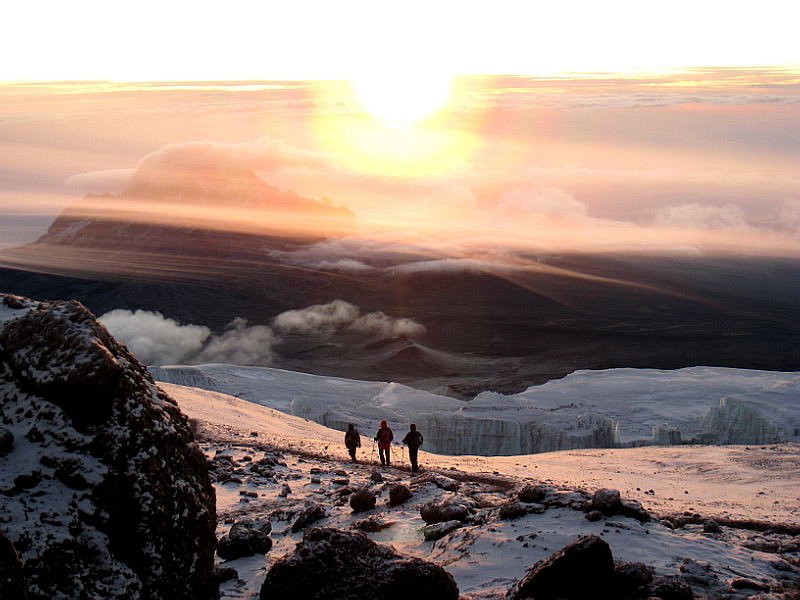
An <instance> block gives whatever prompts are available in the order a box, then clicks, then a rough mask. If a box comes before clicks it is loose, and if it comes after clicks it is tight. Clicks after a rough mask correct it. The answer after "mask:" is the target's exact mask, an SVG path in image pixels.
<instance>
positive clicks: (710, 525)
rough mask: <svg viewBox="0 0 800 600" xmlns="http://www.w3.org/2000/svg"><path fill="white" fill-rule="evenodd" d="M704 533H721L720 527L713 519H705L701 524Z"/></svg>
mask: <svg viewBox="0 0 800 600" xmlns="http://www.w3.org/2000/svg"><path fill="white" fill-rule="evenodd" d="M703 532H704V533H722V527H720V526H719V523H717V522H716V521H715V520H714V519H706V520H705V521H704V522H703Z"/></svg>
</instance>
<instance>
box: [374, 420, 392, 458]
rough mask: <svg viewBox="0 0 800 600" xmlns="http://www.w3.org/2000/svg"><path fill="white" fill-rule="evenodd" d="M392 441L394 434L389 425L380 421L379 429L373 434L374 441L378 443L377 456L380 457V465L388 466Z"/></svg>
mask: <svg viewBox="0 0 800 600" xmlns="http://www.w3.org/2000/svg"><path fill="white" fill-rule="evenodd" d="M393 439H394V434H393V433H392V430H391V429H389V424H388V423H387V422H386V421H381V428H380V429H378V433H377V434H375V441H376V442H378V455H379V456H380V457H381V464H382V465H387V466H388V465H389V462H390V461H389V458H390V456H389V455H390V453H391V448H392V440H393Z"/></svg>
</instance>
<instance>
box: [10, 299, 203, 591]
mask: <svg viewBox="0 0 800 600" xmlns="http://www.w3.org/2000/svg"><path fill="white" fill-rule="evenodd" d="M0 301H2V302H3V303H4V304H5V306H6V307H7V309H10V310H11V311H16V314H12V315H11V316H10V318H7V320H6V321H4V322H2V323H0V418H2V421H3V423H4V425H5V426H6V427H8V428H9V429H10V430H11V431H12V432H13V433H14V437H15V445H14V448H13V449H12V450H11V451H10V452H9V453H8V454H7V455H6V456H0V490H2V491H3V492H4V494H2V495H0V513H6V514H9V515H11V516H12V518H11V519H10V520H9V522H8V523H7V524H6V534H7V535H8V538H9V539H10V540H11V541H12V542H13V543H14V546H15V547H16V549H17V551H18V552H19V554H20V558H21V559H22V562H23V569H24V575H25V577H26V580H27V585H28V594H29V596H30V597H31V598H37V599H38V598H53V597H79V596H81V597H87V598H94V597H102V598H132V597H142V598H144V597H147V598H152V599H166V598H168V599H170V600H177V599H179V598H192V599H193V600H196V599H203V598H216V597H217V595H218V590H217V585H216V580H215V578H214V571H213V562H214V546H215V537H214V527H215V520H216V516H215V500H214V490H213V488H212V486H211V481H210V479H209V476H208V468H207V464H206V460H205V457H204V456H203V454H202V453H201V451H200V449H199V448H198V446H197V445H196V444H195V442H194V439H193V436H192V433H191V430H190V428H189V424H188V421H187V419H186V417H185V416H184V415H183V414H182V413H181V412H180V410H179V409H178V406H177V405H176V404H175V402H174V401H173V400H172V399H171V398H169V397H168V396H167V395H166V394H165V393H164V392H163V391H161V390H160V389H159V388H158V387H156V385H155V383H154V382H153V379H152V377H151V376H150V374H149V373H148V372H147V369H146V368H145V367H144V366H143V365H141V364H140V363H139V362H138V360H137V359H136V358H135V357H134V356H133V355H132V354H131V353H130V352H129V351H128V350H127V349H126V348H125V347H124V346H122V345H121V344H119V343H118V342H117V341H116V340H115V339H114V338H113V337H112V336H111V335H110V334H109V333H108V331H107V330H106V329H105V327H103V326H102V325H101V324H99V323H98V322H97V321H96V320H95V318H94V316H93V315H92V314H91V313H90V312H89V311H88V310H87V309H86V308H84V307H83V306H82V305H81V304H79V303H77V302H41V303H40V302H34V301H30V300H26V299H21V298H16V297H12V298H9V297H7V296H5V297H3V300H0ZM22 457H24V458H22Z"/></svg>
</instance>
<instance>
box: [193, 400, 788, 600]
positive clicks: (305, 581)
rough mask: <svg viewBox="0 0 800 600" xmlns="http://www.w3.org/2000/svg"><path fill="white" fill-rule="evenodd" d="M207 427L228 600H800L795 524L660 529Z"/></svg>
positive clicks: (643, 516) (522, 491) (584, 504)
mask: <svg viewBox="0 0 800 600" xmlns="http://www.w3.org/2000/svg"><path fill="white" fill-rule="evenodd" d="M278 414H279V413H278ZM278 418H280V417H278ZM195 425H196V426H197V427H198V429H199V435H200V437H201V440H202V442H201V445H202V446H203V448H204V449H205V451H206V453H207V455H208V456H209V457H210V459H211V465H212V477H213V479H214V481H215V485H216V487H217V490H218V502H219V517H220V526H219V529H218V533H219V535H220V546H219V550H218V554H219V557H220V561H219V569H220V573H221V575H222V577H223V579H227V581H224V582H223V583H222V585H221V588H220V589H221V595H222V597H224V598H250V597H253V596H255V595H256V594H258V595H259V597H260V598H262V599H268V598H279V597H293V596H294V597H302V598H363V597H364V595H365V594H367V595H369V593H370V591H373V592H374V590H375V589H376V586H381V589H384V587H385V588H386V589H385V590H384V591H385V596H382V597H387V598H395V597H397V598H401V597H402V598H408V597H414V598H428V597H430V598H454V599H455V598H462V599H474V600H477V599H479V598H480V599H483V598H487V599H488V598H513V599H522V598H535V599H539V598H545V599H547V598H576V599H577V598H582V599H583V598H608V599H625V598H631V599H633V598H662V599H663V600H671V599H683V598H730V599H739V598H760V599H767V598H772V599H778V598H797V597H800V543H798V538H797V536H798V534H800V527H798V526H796V525H793V524H779V523H765V522H760V521H746V520H736V519H724V518H722V519H714V518H712V517H711V516H709V515H702V514H699V513H695V512H686V513H685V514H684V513H680V514H670V515H658V514H655V513H650V512H649V511H648V510H647V509H646V508H645V507H643V506H642V504H641V503H640V502H638V501H636V500H632V499H625V498H622V497H620V494H619V492H618V491H617V490H614V489H610V488H606V489H599V490H594V491H588V490H582V489H571V488H567V487H560V486H556V485H550V484H543V483H538V482H534V481H530V480H528V481H524V480H519V479H515V478H511V477H506V476H502V475H484V476H479V475H475V474H471V473H465V472H463V471H460V470H456V469H436V470H431V471H427V472H424V473H422V474H421V475H417V474H412V473H410V472H409V471H408V468H407V466H406V465H399V467H400V468H393V467H392V468H384V467H380V466H376V465H374V464H371V463H370V462H369V460H367V461H366V462H365V463H357V464H352V463H347V462H344V461H341V460H338V459H335V458H331V457H329V456H325V452H324V447H319V448H318V447H317V446H316V445H315V444H313V443H309V444H308V448H309V451H307V452H304V451H302V450H298V449H293V450H291V451H287V450H285V449H280V448H277V447H275V446H274V445H272V444H271V443H270V439H271V437H270V436H269V435H265V434H261V433H259V432H258V431H257V430H256V429H255V428H256V427H257V424H255V423H254V430H253V431H240V430H237V429H236V428H234V427H230V426H223V425H212V424H210V423H207V422H195ZM317 448H318V449H319V450H320V452H316V449H317ZM364 455H365V456H366V457H368V456H369V455H367V453H366V452H364ZM645 492H646V490H645ZM645 496H646V494H645ZM254 540H260V541H258V543H256V542H255V541H254ZM267 540H269V541H267ZM256 545H259V546H260V550H255V549H254V547H255V546H256ZM231 546H234V547H235V551H233V552H231V551H230V548H231ZM420 560H421V561H423V562H420ZM332 573H336V576H332V575H331V574H332ZM397 573H402V577H401V576H400V575H397ZM386 586H388V587H386ZM454 586H455V587H454ZM456 589H457V590H458V591H456ZM430 590H436V591H435V593H433V595H426V594H428V592H429V591H430ZM431 593H432V592H431ZM408 594H410V595H408Z"/></svg>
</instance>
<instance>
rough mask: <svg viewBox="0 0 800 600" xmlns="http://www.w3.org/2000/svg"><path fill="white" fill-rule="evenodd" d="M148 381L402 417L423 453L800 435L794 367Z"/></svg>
mask: <svg viewBox="0 0 800 600" xmlns="http://www.w3.org/2000/svg"><path fill="white" fill-rule="evenodd" d="M150 370H151V372H152V373H153V376H154V377H155V378H156V380H158V381H163V382H166V383H173V384H178V385H184V386H190V387H198V388H202V389H207V390H210V391H215V392H221V393H225V394H229V395H232V396H237V397H239V398H242V399H244V400H248V401H251V402H255V403H257V404H261V405H263V406H267V407H270V408H274V409H276V410H280V411H282V412H286V413H289V414H292V415H295V416H298V417H303V418H306V419H309V420H311V421H315V422H317V423H320V424H322V425H325V426H327V427H332V428H335V429H339V430H345V429H346V427H347V424H348V423H355V424H356V426H357V427H358V428H359V429H360V431H361V433H362V435H366V436H367V438H368V439H369V437H372V435H373V433H374V430H377V427H378V423H379V422H380V421H381V420H382V419H387V420H388V421H389V423H390V426H391V427H392V428H393V429H394V430H395V432H396V438H397V439H399V438H400V435H397V434H402V432H404V431H405V429H406V428H407V426H408V424H409V423H416V424H417V426H418V428H419V429H420V431H422V433H423V435H424V436H425V449H426V450H428V451H429V452H437V453H443V454H474V455H486V456H488V455H514V454H533V453H538V452H549V451H555V450H574V449H580V448H614V447H626V446H641V445H654V444H655V445H674V444H681V443H684V444H685V443H700V444H767V443H775V442H786V441H800V373H784V372H774V371H753V370H746V369H730V368H723V367H688V368H684V369H677V370H672V371H666V370H657V369H632V368H622V369H608V370H598V371H576V372H574V373H571V374H570V375H568V376H566V377H564V378H563V379H558V380H553V381H549V382H547V383H545V384H543V385H538V386H532V387H530V388H528V389H527V390H525V391H523V392H520V393H518V394H511V395H506V394H500V393H497V392H482V393H480V394H478V395H477V396H476V397H475V398H474V399H472V400H470V401H463V400H457V399H454V398H450V397H447V396H442V395H437V394H433V393H430V392H426V391H423V390H417V389H414V388H411V387H408V386H405V385H401V384H398V383H386V382H377V381H356V380H350V379H343V378H339V377H325V376H319V375H310V374H307V373H298V372H293V371H286V370H282V369H274V368H269V367H242V366H235V365H225V364H210V365H192V366H183V365H174V366H172V365H170V366H162V367H151V368H150Z"/></svg>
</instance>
